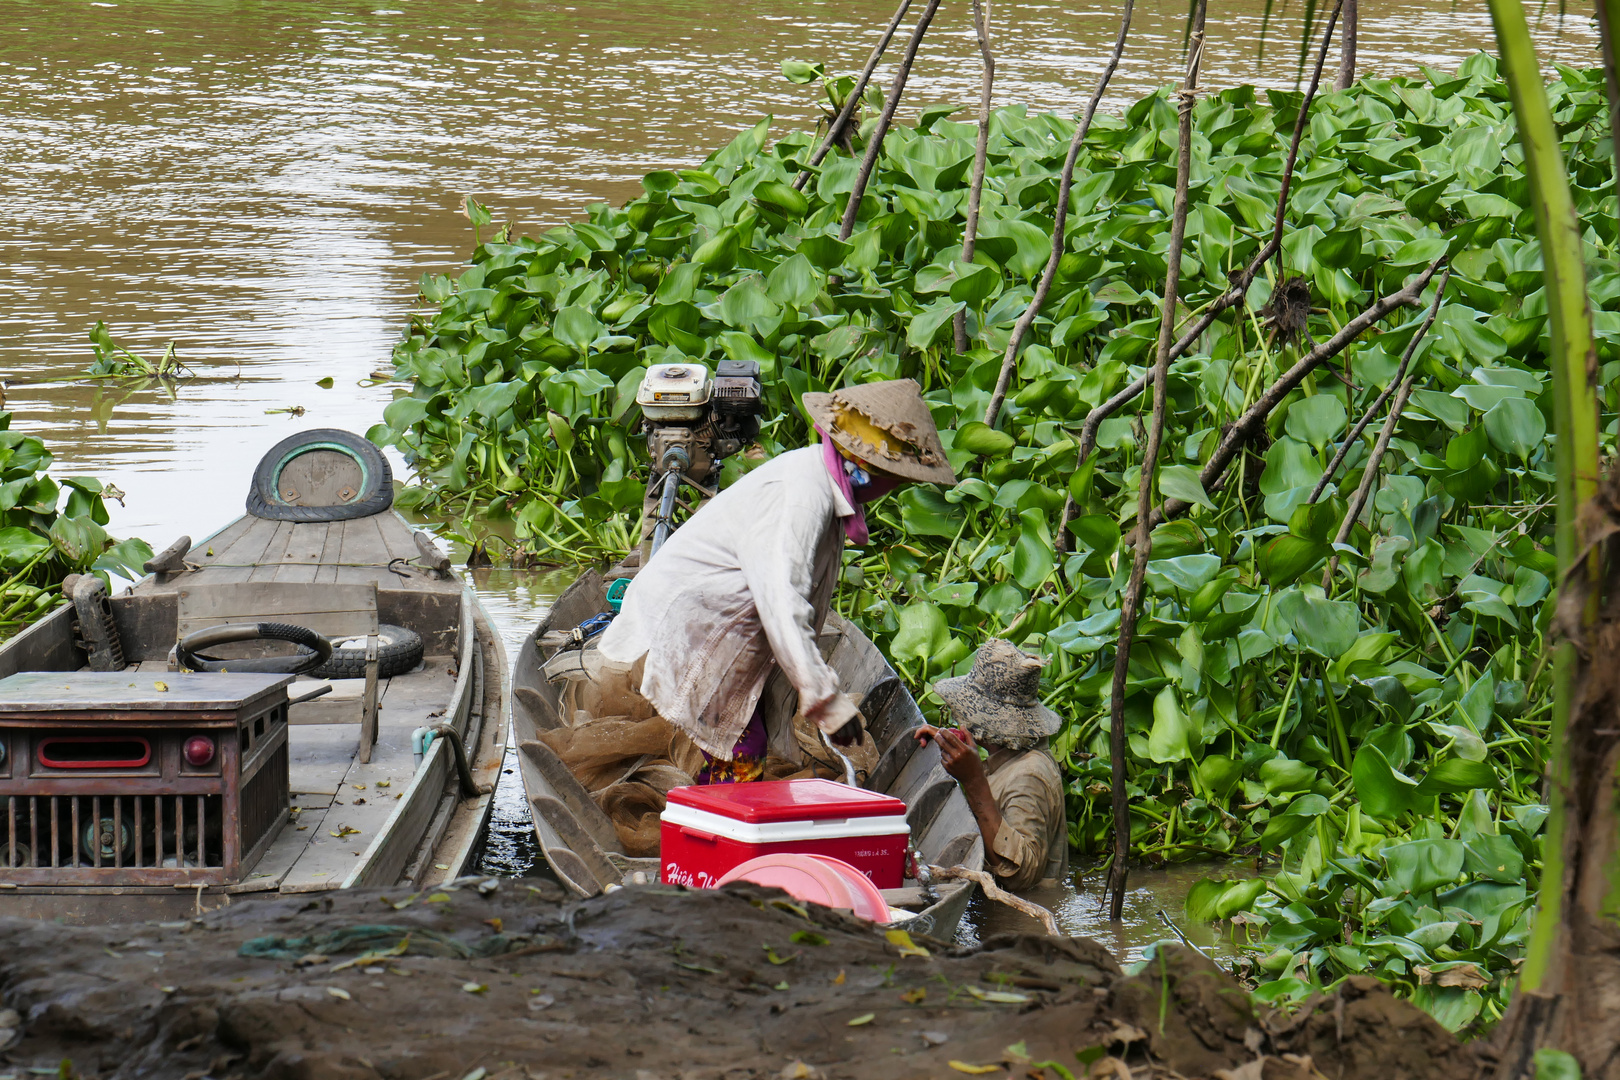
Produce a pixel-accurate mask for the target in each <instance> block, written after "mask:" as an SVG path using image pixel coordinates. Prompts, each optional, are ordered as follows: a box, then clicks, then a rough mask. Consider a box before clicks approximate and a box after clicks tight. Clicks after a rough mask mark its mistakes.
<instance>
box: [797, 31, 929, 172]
mask: <svg viewBox="0 0 1620 1080" xmlns="http://www.w3.org/2000/svg"><path fill="white" fill-rule="evenodd" d="M910 9H911V0H900V6H899V7H897V8H895V9H894V18H892V19H890V20H889V26H888V28H887V29H886V30H884V31H883V36H882V37H881V38H879V39H878V43H877V44H876V45H875V46H873V48H872V55H871V56H868V57H867V58H866V67H864V68H862V69H861V77H860V78H858V79H856V80H855V89H853V90H851V91H850V92H849V97H847V98H845V99H844V107H843V108H842V109H839V110H838V116H837V117H836V118H835V119H834V120H833V122H832V124H831V126H829V127H828V128H827V137H826V138H825V139H823V140H821V145H820V146H818V147H816V152H815V153H813V154H811V155H810V161H809V163H808V166H809V167H808V168H806V169H805V170H804V171H803V172H801V173H799V175H798V176H796V177H794V178H793V186H794V187H795V188H797V189H799V190H803V188H804V185H805V182H806V181H808V180H809V179H810V172H811V170H812V169H814V168H815V167H816V166H817V165H820V164H821V161H822V159H823V158H825V157H826V156H827V155H828V154H829V153H830V152H831V151H832V148H833V147H834V146H837V145H838V139H839V136H841V135H843V133H844V127H845V126H846V125H847V124H848V123H849V118H850V117H851V116H853V115H855V110H856V108H857V107H859V105H860V103H861V96H862V95H863V94H865V93H866V84H867V83H869V82H871V81H872V72H873V71H875V70H876V69H877V66H878V61H879V60H881V59H883V53H884V52H885V51H886V50H887V49H888V47H889V42H890V41H892V40H893V39H894V32H895V29H896V28H898V27H899V25H900V20H901V19H903V18H905V17H906V12H907V11H909V10H910Z"/></svg>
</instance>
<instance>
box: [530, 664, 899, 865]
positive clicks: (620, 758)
mask: <svg viewBox="0 0 1620 1080" xmlns="http://www.w3.org/2000/svg"><path fill="white" fill-rule="evenodd" d="M570 656H571V659H570V661H569V662H567V663H554V664H549V665H547V667H548V674H550V675H552V676H553V678H555V679H557V680H559V681H563V690H562V700H561V702H560V706H561V707H560V708H559V710H558V711H559V712H560V713H561V714H562V719H563V723H564V725H565V726H563V727H560V728H556V729H554V730H551V731H543V732H540V733H539V734H540V739H541V740H542V741H543V742H545V744H546V745H547V746H549V747H550V748H551V749H552V750H553V751H554V752H555V753H556V755H557V757H558V758H559V759H561V761H562V763H563V764H564V765H566V766H568V769H569V771H570V772H572V773H573V774H574V776H575V778H576V779H578V780H579V782H580V783H581V784H583V785H584V787H585V790H586V791H588V792H590V793H591V797H592V798H594V799H595V800H596V803H597V805H598V806H600V807H601V808H602V811H603V812H604V813H605V814H607V816H608V818H609V819H610V820H611V821H612V822H613V827H614V829H615V830H617V832H618V834H619V842H620V843H621V844H622V845H623V846H624V853H625V854H626V855H629V856H631V857H632V858H655V857H656V856H657V855H658V835H659V831H658V824H659V822H658V818H659V815H660V814H661V813H663V810H664V803H665V796H666V795H667V794H668V792H669V790H670V788H674V787H684V786H686V785H689V784H691V783H692V782H693V780H692V778H693V777H694V776H695V775H696V774H697V773H698V771H699V770H701V769H702V768H703V763H704V759H703V752H702V751H701V750H699V749H698V748H697V746H696V744H694V743H693V742H692V740H691V739H689V738H687V736H686V734H685V733H684V732H683V731H681V730H680V729H679V728H677V727H676V726H675V725H674V724H671V723H670V722H669V721H667V720H665V719H664V718H663V717H661V716H659V715H657V714H656V713H655V712H654V711H653V706H652V703H651V702H649V701H648V700H647V699H646V698H644V697H642V696H641V694H640V693H638V692H637V690H636V683H637V681H638V680H637V679H636V676H637V675H638V674H639V672H637V671H635V670H634V669H630V670H624V669H619V668H615V667H614V666H613V665H610V664H607V663H604V662H603V661H602V660H601V658H600V656H599V654H597V653H596V651H595V650H594V649H587V650H585V651H584V652H583V653H573V654H570ZM559 659H561V658H559ZM568 725H571V726H568ZM793 735H794V741H795V742H796V743H797V745H798V750H799V757H798V759H797V760H794V759H790V758H785V757H779V756H777V755H775V754H772V755H770V756H769V757H767V758H766V759H765V779H767V780H784V779H796V778H799V777H808V776H820V777H827V778H833V779H836V778H840V777H842V776H843V775H844V768H843V763H842V762H840V761H838V759H837V758H836V756H835V755H834V754H833V753H832V751H831V750H829V749H828V748H827V747H826V746H825V745H823V744H822V742H821V739H820V736H819V734H818V733H817V732H816V728H815V726H814V725H813V724H811V723H810V722H809V721H807V720H805V719H804V717H803V716H795V717H794V718H793ZM845 752H846V754H848V756H849V758H850V760H851V761H852V762H853V763H854V765H855V768H856V770H857V773H856V775H857V776H858V777H859V778H860V779H862V780H864V779H865V777H866V776H868V775H870V774H871V770H872V768H873V766H874V765H876V764H877V749H876V747H874V746H873V744H872V740H871V739H870V738H867V739H864V740H863V741H862V744H861V745H860V746H855V747H850V748H848V749H847V750H846V751H845Z"/></svg>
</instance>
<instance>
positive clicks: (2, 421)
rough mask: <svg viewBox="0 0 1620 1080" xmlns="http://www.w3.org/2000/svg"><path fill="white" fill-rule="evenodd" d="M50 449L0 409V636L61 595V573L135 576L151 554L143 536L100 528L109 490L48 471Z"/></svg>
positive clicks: (95, 482)
mask: <svg viewBox="0 0 1620 1080" xmlns="http://www.w3.org/2000/svg"><path fill="white" fill-rule="evenodd" d="M50 465H51V453H50V451H49V450H47V449H46V448H45V444H44V443H43V442H41V441H40V440H39V439H37V438H35V437H34V436H32V435H25V434H23V433H22V432H20V431H12V430H11V414H10V413H9V412H0V635H9V634H12V633H14V632H16V631H17V630H18V629H19V628H21V627H23V626H26V625H27V624H29V623H31V622H33V621H34V620H35V619H38V618H39V617H40V616H42V615H44V614H46V613H47V612H49V611H50V610H51V609H52V608H54V607H56V605H57V604H59V603H61V602H62V595H61V588H60V586H61V582H62V579H63V578H64V577H66V576H67V575H68V574H83V573H95V574H99V575H100V576H101V578H102V580H103V581H106V580H108V575H109V574H118V575H119V576H121V577H125V578H130V579H134V578H136V577H139V576H140V573H139V571H140V566H141V564H142V563H143V562H145V561H146V560H147V559H150V558H151V557H152V549H151V548H150V547H149V546H147V544H146V542H145V541H143V540H124V541H116V540H114V539H112V538H111V537H109V536H108V535H107V531H106V529H105V528H103V526H105V525H106V524H107V520H108V518H107V507H106V505H105V503H104V502H103V499H104V497H106V496H107V495H108V494H109V493H111V494H113V495H116V494H117V489H115V488H108V487H107V486H106V485H104V484H103V483H102V482H101V481H100V480H97V479H95V478H94V477H90V476H73V477H69V478H67V479H66V480H63V481H62V482H61V483H60V484H58V483H57V482H56V481H55V480H54V479H52V478H51V476H50V475H49V471H48V470H49V469H50Z"/></svg>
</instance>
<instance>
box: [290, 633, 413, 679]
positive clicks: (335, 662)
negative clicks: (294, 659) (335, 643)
mask: <svg viewBox="0 0 1620 1080" xmlns="http://www.w3.org/2000/svg"><path fill="white" fill-rule="evenodd" d="M421 662H422V635H421V634H418V633H417V632H416V631H415V630H407V629H405V628H404V627H403V626H390V625H388V624H387V623H383V624H382V625H380V626H378V627H377V677H378V678H379V679H391V678H393V677H394V676H395V675H403V674H405V673H406V672H407V671H412V670H414V669H415V668H416V666H417V665H418V664H420V663H421ZM309 674H310V677H311V678H315V679H363V678H365V676H366V649H365V646H364V645H361V646H360V648H358V649H355V648H348V649H333V650H332V658H331V659H330V660H328V661H327V662H326V663H324V664H322V665H321V666H320V667H318V668H316V669H315V670H314V671H311V672H310V673H309Z"/></svg>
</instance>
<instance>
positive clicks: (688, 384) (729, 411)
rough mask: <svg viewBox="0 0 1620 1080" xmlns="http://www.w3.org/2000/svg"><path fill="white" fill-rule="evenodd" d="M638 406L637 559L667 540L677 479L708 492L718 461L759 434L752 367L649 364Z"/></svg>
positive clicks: (755, 372)
mask: <svg viewBox="0 0 1620 1080" xmlns="http://www.w3.org/2000/svg"><path fill="white" fill-rule="evenodd" d="M636 404H637V405H639V406H641V415H642V417H643V418H644V419H643V431H644V432H645V433H646V436H647V458H648V460H649V461H650V462H651V463H652V475H651V477H650V478H649V479H648V481H647V497H646V504H645V508H644V509H645V512H646V516H645V520H646V521H647V522H648V523H649V525H650V528H648V530H647V531H646V532H644V533H643V535H642V541H641V564H642V565H646V562H647V560H648V559H649V558H651V557H652V553H653V552H654V551H657V550H658V548H659V547H661V546H662V545H663V543H664V541H665V540H666V539H668V538H669V534H670V531H671V530H672V529H673V528H674V516H675V509H676V507H677V505H679V502H678V491H679V488H680V485H681V484H682V483H687V484H690V485H692V487H694V488H696V489H697V491H698V492H699V493H700V494H701V495H702V496H703V497H704V498H710V497H713V495H714V494H715V487H716V485H717V481H718V480H719V464H720V462H721V461H722V460H723V459H725V458H727V457H730V456H731V455H732V454H735V453H737V452H738V451H740V450H741V449H742V448H743V447H745V446H747V445H748V444H749V443H750V442H752V441H753V440H754V438H755V436H757V435H758V434H759V414H760V409H761V404H760V381H759V365H758V364H756V363H754V362H753V361H752V360H722V361H720V363H719V364H718V365H717V366H716V368H715V372H714V375H713V377H712V378H711V377H710V374H709V369H708V367H707V366H706V365H704V364H697V363H691V364H654V365H653V366H652V367H650V368H648V369H647V374H646V375H644V376H642V379H641V387H640V389H638V390H637V391H636Z"/></svg>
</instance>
